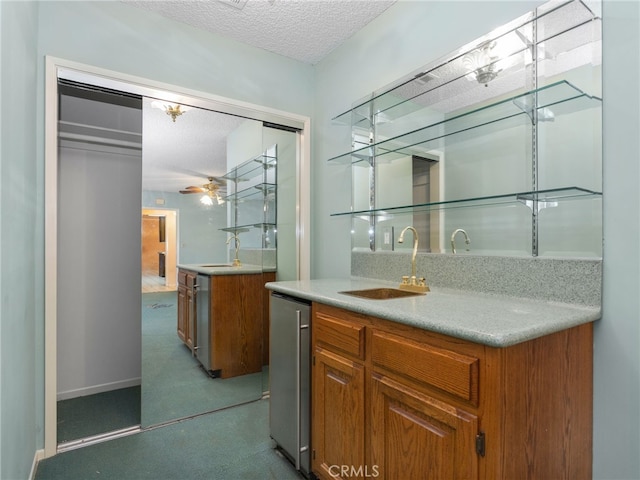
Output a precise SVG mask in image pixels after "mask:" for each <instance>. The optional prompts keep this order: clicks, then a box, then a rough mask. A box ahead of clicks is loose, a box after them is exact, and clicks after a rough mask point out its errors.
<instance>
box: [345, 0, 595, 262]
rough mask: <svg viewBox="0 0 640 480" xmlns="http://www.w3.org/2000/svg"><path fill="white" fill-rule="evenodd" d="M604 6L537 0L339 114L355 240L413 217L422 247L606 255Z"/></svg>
mask: <svg viewBox="0 0 640 480" xmlns="http://www.w3.org/2000/svg"><path fill="white" fill-rule="evenodd" d="M599 8H600V5H599V3H598V2H582V1H555V2H550V3H548V4H544V5H542V6H541V7H539V8H538V9H537V10H536V11H535V12H531V13H530V14H528V15H525V16H523V17H521V18H518V19H516V20H515V21H513V22H510V23H509V24H507V25H504V26H502V27H500V28H498V29H496V30H495V31H493V32H490V33H489V34H487V35H486V36H484V37H482V38H480V39H478V40H477V41H475V42H472V43H470V44H468V45H466V46H464V47H462V48H460V49H459V50H458V51H456V52H453V53H451V54H450V55H448V56H446V57H444V58H442V59H440V60H438V61H436V62H433V63H431V64H429V65H426V66H425V67H424V68H423V69H421V70H419V71H418V72H414V73H413V74H411V75H409V76H408V77H406V78H403V79H401V80H399V81H398V82H396V83H394V84H393V85H391V86H388V87H385V88H383V89H381V90H380V91H377V92H374V93H373V94H372V95H371V96H370V97H368V98H367V99H366V100H364V101H360V102H356V103H355V104H354V107H353V109H352V110H350V111H349V112H347V114H346V115H343V116H340V117H338V118H337V120H338V121H340V120H344V121H343V123H346V124H349V125H350V126H351V129H352V141H353V144H352V151H351V152H349V153H348V154H346V155H344V156H341V157H342V158H341V157H336V159H335V160H341V161H344V160H345V158H346V160H347V161H348V162H349V163H350V164H351V166H352V167H351V172H352V181H353V202H352V208H351V210H350V211H349V212H345V213H344V214H345V215H351V216H352V218H353V247H354V249H357V250H364V251H381V250H382V251H384V250H396V249H398V248H410V246H409V247H407V246H406V245H398V244H397V241H396V240H397V235H398V233H399V231H400V229H402V228H403V227H404V226H406V225H415V226H416V228H417V229H418V231H419V232H420V239H421V241H420V250H421V251H423V252H431V253H449V254H450V253H453V250H454V248H455V247H454V246H453V245H452V236H455V237H456V238H454V240H455V242H457V247H458V248H457V249H456V250H457V251H456V253H457V254H480V255H515V256H531V255H533V256H538V255H539V256H549V257H555V256H560V257H590V258H599V257H601V256H602V197H601V192H602V145H601V143H602V121H601V116H602V109H601V98H602V81H601V66H602V62H601V51H602V48H601V15H600V11H599ZM460 230H464V232H460ZM567 231H570V232H571V234H570V235H567ZM455 232H458V234H455ZM467 239H468V240H469V243H466V242H465V240H467ZM455 242H454V245H456V243H455Z"/></svg>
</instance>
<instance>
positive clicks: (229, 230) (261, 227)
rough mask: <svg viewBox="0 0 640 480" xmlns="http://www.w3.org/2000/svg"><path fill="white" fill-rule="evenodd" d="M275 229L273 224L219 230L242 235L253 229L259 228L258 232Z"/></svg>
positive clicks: (238, 226) (254, 224)
mask: <svg viewBox="0 0 640 480" xmlns="http://www.w3.org/2000/svg"><path fill="white" fill-rule="evenodd" d="M275 227H276V224H275V223H252V224H249V225H237V226H235V227H226V228H221V229H220V230H222V231H223V232H232V233H242V232H248V231H250V230H253V229H255V228H259V229H260V230H262V231H265V230H269V229H270V228H275Z"/></svg>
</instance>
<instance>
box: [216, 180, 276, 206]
mask: <svg viewBox="0 0 640 480" xmlns="http://www.w3.org/2000/svg"><path fill="white" fill-rule="evenodd" d="M275 191H276V184H275V183H260V184H258V185H253V186H252V187H249V188H245V189H244V190H240V191H238V192H236V193H232V194H231V195H227V196H226V197H224V200H226V201H229V202H239V201H245V200H251V199H256V200H262V199H264V196H265V195H268V194H270V193H273V192H275Z"/></svg>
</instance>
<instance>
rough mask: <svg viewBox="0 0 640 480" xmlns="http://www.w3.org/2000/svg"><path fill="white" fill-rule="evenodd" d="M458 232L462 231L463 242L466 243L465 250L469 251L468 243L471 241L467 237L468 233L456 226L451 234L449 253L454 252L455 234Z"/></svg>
mask: <svg viewBox="0 0 640 480" xmlns="http://www.w3.org/2000/svg"><path fill="white" fill-rule="evenodd" d="M458 233H462V234H463V235H464V243H466V244H467V251H469V246H468V245H469V244H470V243H471V239H470V238H469V235H467V232H465V231H464V230H463V229H461V228H457V229H456V230H454V231H453V233H452V234H451V253H456V235H457V234H458Z"/></svg>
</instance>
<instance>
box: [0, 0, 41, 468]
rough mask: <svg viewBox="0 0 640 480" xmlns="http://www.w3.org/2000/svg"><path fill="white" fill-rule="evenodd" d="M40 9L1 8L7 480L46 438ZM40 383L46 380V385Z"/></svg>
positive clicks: (1, 309) (1, 420)
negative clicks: (38, 129)
mask: <svg viewBox="0 0 640 480" xmlns="http://www.w3.org/2000/svg"><path fill="white" fill-rule="evenodd" d="M37 25H38V10H37V8H35V6H34V5H32V4H25V3H21V2H0V42H1V47H0V48H1V50H0V52H1V60H2V62H1V75H0V82H1V95H0V102H1V116H0V118H1V127H0V145H1V149H0V267H1V269H0V271H1V274H0V339H1V344H0V428H1V431H0V478H3V479H4V478H7V479H13V478H26V476H27V474H28V472H29V470H30V468H31V463H32V460H33V455H34V451H35V449H36V448H38V447H39V445H40V444H41V436H42V417H43V414H42V411H41V409H42V405H43V393H42V392H43V388H42V358H43V352H42V338H43V335H42V296H43V294H42V288H43V277H42V272H43V271H42V266H41V264H42V258H43V254H42V231H43V225H42V219H43V213H42V194H41V191H39V190H37V189H36V188H35V187H36V186H37V184H38V177H39V175H40V171H41V162H39V161H38V159H37V151H36V148H37V142H36V141H34V128H35V126H36V121H37V120H36V119H37V115H36V108H37V107H36V105H37V103H36V100H37V96H36V94H37V88H36V86H37V84H36V79H37V77H36V53H37V35H36V34H37ZM38 379H40V381H38Z"/></svg>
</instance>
